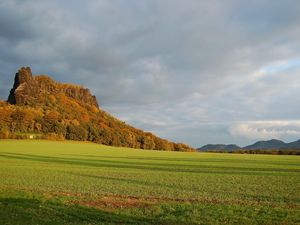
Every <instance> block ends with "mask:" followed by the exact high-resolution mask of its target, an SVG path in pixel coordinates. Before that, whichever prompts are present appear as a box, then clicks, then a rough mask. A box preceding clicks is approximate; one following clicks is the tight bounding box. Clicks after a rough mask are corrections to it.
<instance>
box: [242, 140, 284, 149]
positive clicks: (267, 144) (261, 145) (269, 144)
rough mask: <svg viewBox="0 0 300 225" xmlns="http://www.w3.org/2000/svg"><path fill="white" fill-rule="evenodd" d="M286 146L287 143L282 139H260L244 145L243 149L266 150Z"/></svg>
mask: <svg viewBox="0 0 300 225" xmlns="http://www.w3.org/2000/svg"><path fill="white" fill-rule="evenodd" d="M284 147H286V143H284V142H283V141H280V140H276V139H272V140H269V141H258V142H256V143H254V144H252V145H248V146H246V147H244V148H243V149H247V150H256V149H261V150H266V149H280V148H284Z"/></svg>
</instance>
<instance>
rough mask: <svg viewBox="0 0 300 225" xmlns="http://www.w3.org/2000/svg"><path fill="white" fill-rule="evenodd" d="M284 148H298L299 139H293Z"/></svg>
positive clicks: (299, 144) (299, 146)
mask: <svg viewBox="0 0 300 225" xmlns="http://www.w3.org/2000/svg"><path fill="white" fill-rule="evenodd" d="M285 148H289V149H300V139H299V140H298V141H294V142H291V143H288V144H287V146H286V147H285Z"/></svg>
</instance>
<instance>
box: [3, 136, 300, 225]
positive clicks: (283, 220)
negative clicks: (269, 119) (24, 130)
mask: <svg viewBox="0 0 300 225" xmlns="http://www.w3.org/2000/svg"><path fill="white" fill-rule="evenodd" d="M0 181H1V182H0V224H1V225H2V224H20V225H24V224H42V225H44V224H300V158H299V156H279V155H274V156H273V155H240V154H215V153H183V152H160V151H146V150H133V149H124V148H113V147H107V146H101V145H96V144H90V143H78V142H50V141H0Z"/></svg>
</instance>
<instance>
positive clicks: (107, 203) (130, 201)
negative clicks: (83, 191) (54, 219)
mask: <svg viewBox="0 0 300 225" xmlns="http://www.w3.org/2000/svg"><path fill="white" fill-rule="evenodd" d="M68 203H71V204H79V205H83V206H88V207H96V208H146V207H148V206H150V205H153V204H154V202H150V201H146V200H144V199H139V198H135V197H116V196H104V197H102V198H99V199H96V200H73V201H68Z"/></svg>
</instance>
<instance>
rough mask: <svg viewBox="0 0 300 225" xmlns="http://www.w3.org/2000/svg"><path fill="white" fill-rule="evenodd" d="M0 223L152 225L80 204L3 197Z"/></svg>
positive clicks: (147, 220) (139, 218) (137, 218)
mask: <svg viewBox="0 0 300 225" xmlns="http://www.w3.org/2000/svg"><path fill="white" fill-rule="evenodd" d="M0 224H5V225H10V224H22V225H27V224H30V225H34V224H43V225H48V224H49V225H50V224H51V225H52V224H151V223H150V221H149V219H146V218H142V217H135V216H128V215H123V214H117V213H113V212H107V211H103V210H99V209H95V208H87V207H82V206H79V205H64V204H62V203H59V202H49V201H40V200H37V199H25V198H0Z"/></svg>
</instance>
